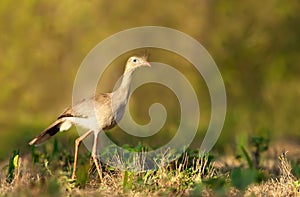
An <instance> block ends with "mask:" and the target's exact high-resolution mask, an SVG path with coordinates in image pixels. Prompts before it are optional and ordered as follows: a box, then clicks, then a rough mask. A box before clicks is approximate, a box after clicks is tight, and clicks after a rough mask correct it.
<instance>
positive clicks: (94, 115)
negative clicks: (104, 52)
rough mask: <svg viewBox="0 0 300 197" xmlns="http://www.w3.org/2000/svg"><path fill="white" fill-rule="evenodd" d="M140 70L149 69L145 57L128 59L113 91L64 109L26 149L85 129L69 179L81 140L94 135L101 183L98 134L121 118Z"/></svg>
mask: <svg viewBox="0 0 300 197" xmlns="http://www.w3.org/2000/svg"><path fill="white" fill-rule="evenodd" d="M141 66H150V64H149V63H148V62H147V61H146V58H145V57H130V58H129V59H128V61H127V63H126V66H125V70H124V74H123V78H122V82H121V84H120V86H119V88H118V89H117V90H116V91H114V92H112V93H100V94H97V95H96V96H93V97H90V98H87V99H83V100H82V101H80V102H78V103H77V104H75V105H73V106H70V107H68V108H66V109H65V110H64V111H63V113H62V114H60V115H59V116H58V118H57V120H56V121H54V122H53V123H52V124H51V125H50V126H49V127H47V128H46V129H45V130H44V131H42V132H41V133H40V134H39V135H37V136H36V137H35V138H34V139H33V140H31V141H30V142H29V145H35V146H38V145H40V144H42V143H43V142H45V141H46V140H48V139H49V138H51V137H52V136H53V135H55V134H56V133H58V132H59V131H64V130H68V129H69V128H70V127H71V126H72V125H78V126H81V127H83V128H85V129H88V131H87V132H86V133H85V134H84V135H83V136H80V137H79V138H77V139H76V143H75V158H74V168H73V173H72V178H73V179H75V171H76V165H77V157H78V156H77V155H78V147H79V145H80V143H81V141H82V140H83V139H85V138H86V137H87V136H89V135H90V134H91V133H94V136H95V137H94V144H93V150H92V157H93V159H94V162H95V164H96V168H97V171H98V174H99V176H100V179H102V176H101V169H100V166H99V164H98V160H97V156H96V151H97V141H98V140H97V137H98V133H99V132H100V131H103V130H107V129H111V128H113V127H114V126H115V125H116V124H117V122H118V121H120V119H121V118H122V116H123V114H124V111H125V107H126V104H127V101H128V97H129V93H130V83H131V80H132V75H133V72H134V71H135V70H136V68H138V67H141Z"/></svg>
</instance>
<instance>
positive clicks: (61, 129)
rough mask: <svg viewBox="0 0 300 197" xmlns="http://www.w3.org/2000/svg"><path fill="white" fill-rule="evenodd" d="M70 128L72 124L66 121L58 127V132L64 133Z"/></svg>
mask: <svg viewBox="0 0 300 197" xmlns="http://www.w3.org/2000/svg"><path fill="white" fill-rule="evenodd" d="M71 126H72V123H71V122H70V121H67V120H66V121H64V122H63V123H62V124H61V125H60V127H59V131H66V130H68V129H70V128H71Z"/></svg>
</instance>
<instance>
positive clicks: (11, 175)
mask: <svg viewBox="0 0 300 197" xmlns="http://www.w3.org/2000/svg"><path fill="white" fill-rule="evenodd" d="M18 165H19V150H14V151H13V153H12V156H11V157H10V160H9V164H8V172H7V176H6V181H7V182H8V183H12V182H13V180H14V179H15V176H16V173H17V171H18Z"/></svg>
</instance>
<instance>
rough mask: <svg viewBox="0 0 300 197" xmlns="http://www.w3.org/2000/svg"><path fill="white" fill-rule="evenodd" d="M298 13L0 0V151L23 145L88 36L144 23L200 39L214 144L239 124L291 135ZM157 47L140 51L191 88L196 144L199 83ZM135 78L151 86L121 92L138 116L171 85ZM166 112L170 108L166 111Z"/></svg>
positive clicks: (250, 6)
mask: <svg viewBox="0 0 300 197" xmlns="http://www.w3.org/2000/svg"><path fill="white" fill-rule="evenodd" d="M299 13H300V3H299V1H297V0H290V1H283V0H266V1H263V2H261V1H209V0H204V1H199V0H186V1H171V0H166V1H139V0H131V1H120V0H115V1H103V0H100V1H98V0H89V1H71V0H66V1H58V0H53V1H46V0H42V1H38V0H24V1H18V2H16V1H10V0H1V1H0V20H1V21H0V46H1V47H0V82H1V83H0V159H3V158H4V157H6V156H7V155H8V154H9V153H10V152H11V151H12V149H15V148H28V147H27V143H28V141H29V140H30V139H31V138H32V137H34V136H35V135H36V134H38V133H39V132H40V131H41V130H42V129H43V128H45V127H46V126H48V124H49V123H50V122H51V121H53V120H54V119H55V118H56V116H57V115H58V114H59V113H60V112H61V111H62V110H63V109H64V107H66V106H67V105H69V104H70V103H71V99H72V87H73V82H74V79H75V76H76V72H77V69H78V68H79V66H80V63H81V61H82V60H83V58H84V57H85V56H86V54H87V53H88V52H89V51H90V50H91V49H92V48H93V47H94V46H95V45H96V44H98V43H99V42H100V41H102V40H103V39H105V38H107V37H108V36H110V35H112V34H114V33H117V32H119V31H122V30H125V29H128V28H133V27H137V26H146V25H156V26H165V27H170V28H174V29H177V30H179V31H182V32H184V33H187V34H189V35H190V36H192V37H194V38H195V39H197V40H198V41H199V42H200V43H201V44H203V46H204V47H205V48H206V49H207V50H208V52H209V53H210V54H211V55H212V57H213V58H214V60H215V61H216V63H217V65H218V66H219V69H220V71H221V74H222V76H223V79H224V82H225V86H226V91H227V97H228V111H227V117H226V122H225V125H224V129H223V132H222V134H221V137H220V139H219V142H218V147H222V146H226V144H232V141H234V140H235V138H236V137H237V136H239V135H242V134H243V133H248V134H249V135H254V134H262V135H269V136H270V137H271V139H274V140H275V139H279V138H283V137H284V138H287V139H288V138H293V139H296V140H299V138H300V121H298V120H299V117H300V105H299V101H300V64H299V63H300V55H299V51H300V50H299V49H300V44H299V43H300V14H299ZM120 44H121V43H120ZM151 52H152V54H151ZM158 52H159V51H156V52H154V51H152V49H149V53H150V55H151V56H150V61H153V60H156V61H166V62H168V63H171V64H174V65H175V67H176V68H177V69H179V70H180V71H182V72H183V73H184V74H185V75H187V76H188V78H189V79H190V80H191V81H192V84H193V85H194V87H196V88H198V90H197V91H198V92H197V94H198V96H199V101H200V103H202V104H203V106H204V107H203V108H201V110H202V109H203V110H204V113H202V114H201V116H202V117H201V118H203V125H204V126H202V127H200V128H199V130H200V131H199V132H200V134H199V136H200V137H199V139H195V142H194V143H193V146H194V147H199V145H200V144H199V143H201V136H203V133H202V134H201V131H202V130H205V127H206V124H207V122H208V121H209V115H210V113H209V98H208V93H207V90H206V86H205V84H203V81H202V79H201V77H200V78H199V76H197V75H194V74H193V72H194V70H193V68H192V66H191V65H189V64H188V63H186V62H180V61H183V60H182V59H180V58H170V57H174V56H172V55H170V54H169V53H168V52H166V51H161V53H158ZM183 64H184V65H187V66H186V67H183V66H182V65H183ZM116 65H117V64H116ZM122 69H123V65H119V64H118V66H116V67H115V68H114V67H113V66H112V68H111V71H110V70H108V71H107V74H106V77H104V78H103V79H102V81H100V86H101V88H100V90H102V91H104V92H106V91H111V90H112V88H113V85H112V83H114V82H115V81H116V80H117V79H118V77H119V76H120V75H121V73H122ZM109 76H111V77H109ZM145 88H148V90H149V89H153V92H151V94H149V93H148V96H149V98H148V100H147V99H146V100H145V99H143V96H144V92H145V91H147V90H144V92H143V90H141V91H140V92H139V91H137V92H136V94H135V95H134V97H133V100H132V101H131V103H132V104H131V105H132V106H133V107H132V108H133V114H137V121H140V122H142V123H146V122H147V121H148V120H149V119H148V118H149V117H148V114H147V112H148V111H147V110H148V108H147V106H149V105H150V104H151V102H152V101H151V98H157V97H158V96H160V97H161V99H160V102H162V103H165V104H166V105H167V104H168V103H169V101H168V99H165V98H169V97H168V95H172V93H171V92H169V91H168V90H165V89H162V87H157V86H155V85H152V86H151V85H149V86H147V87H145ZM161 92H164V94H161ZM202 92H203V94H202ZM135 102H139V104H135ZM176 104H178V103H176V99H173V102H171V104H170V106H169V107H170V108H171V109H169V111H168V113H169V115H171V119H170V121H168V124H169V125H167V126H166V128H165V132H164V134H161V135H162V136H165V137H167V136H169V137H170V136H171V134H170V133H172V131H173V130H174V128H173V127H176V125H177V119H178V116H180V114H179V115H178V114H177V111H176V110H172V109H176ZM143 105H146V107H145V106H143ZM135 106H143V108H142V109H139V107H135ZM201 107H202V106H201ZM167 108H168V106H167ZM177 108H178V105H177ZM201 112H202V111H201ZM172 113H174V114H176V115H174V117H172ZM141 115H142V116H141ZM141 117H142V118H141ZM172 120H173V123H172ZM115 130H117V129H115ZM116 132H119V131H116ZM169 132H170V133H169ZM112 133H113V132H112ZM112 135H113V134H112ZM67 136H73V138H72V140H73V139H75V137H76V135H75V133H73V134H67ZM124 137H126V135H124ZM59 138H60V139H59V140H62V141H63V140H67V139H66V137H63V136H59ZM113 138H114V137H113ZM160 138H162V137H160ZM130 139H131V138H130V136H129V137H128V139H127V140H128V141H129V142H130ZM116 140H117V141H118V139H117V138H116ZM164 140H165V139H164ZM70 141H71V140H70ZM124 141H125V142H126V139H125V140H124ZM156 141H157V139H156ZM68 142H69V141H68ZM148 143H151V142H148ZM158 144H159V142H158ZM72 147H73V146H71V148H72Z"/></svg>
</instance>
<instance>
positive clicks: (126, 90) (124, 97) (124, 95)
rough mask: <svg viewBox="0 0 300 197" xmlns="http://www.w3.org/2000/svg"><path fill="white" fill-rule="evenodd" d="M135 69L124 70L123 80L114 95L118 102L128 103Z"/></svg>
mask: <svg viewBox="0 0 300 197" xmlns="http://www.w3.org/2000/svg"><path fill="white" fill-rule="evenodd" d="M132 76H133V71H128V72H124V74H123V76H122V82H121V84H120V86H119V88H118V89H117V90H116V91H115V92H114V94H113V96H114V98H113V99H115V101H116V102H120V103H122V104H127V101H128V98H129V94H130V84H131V81H132Z"/></svg>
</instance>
